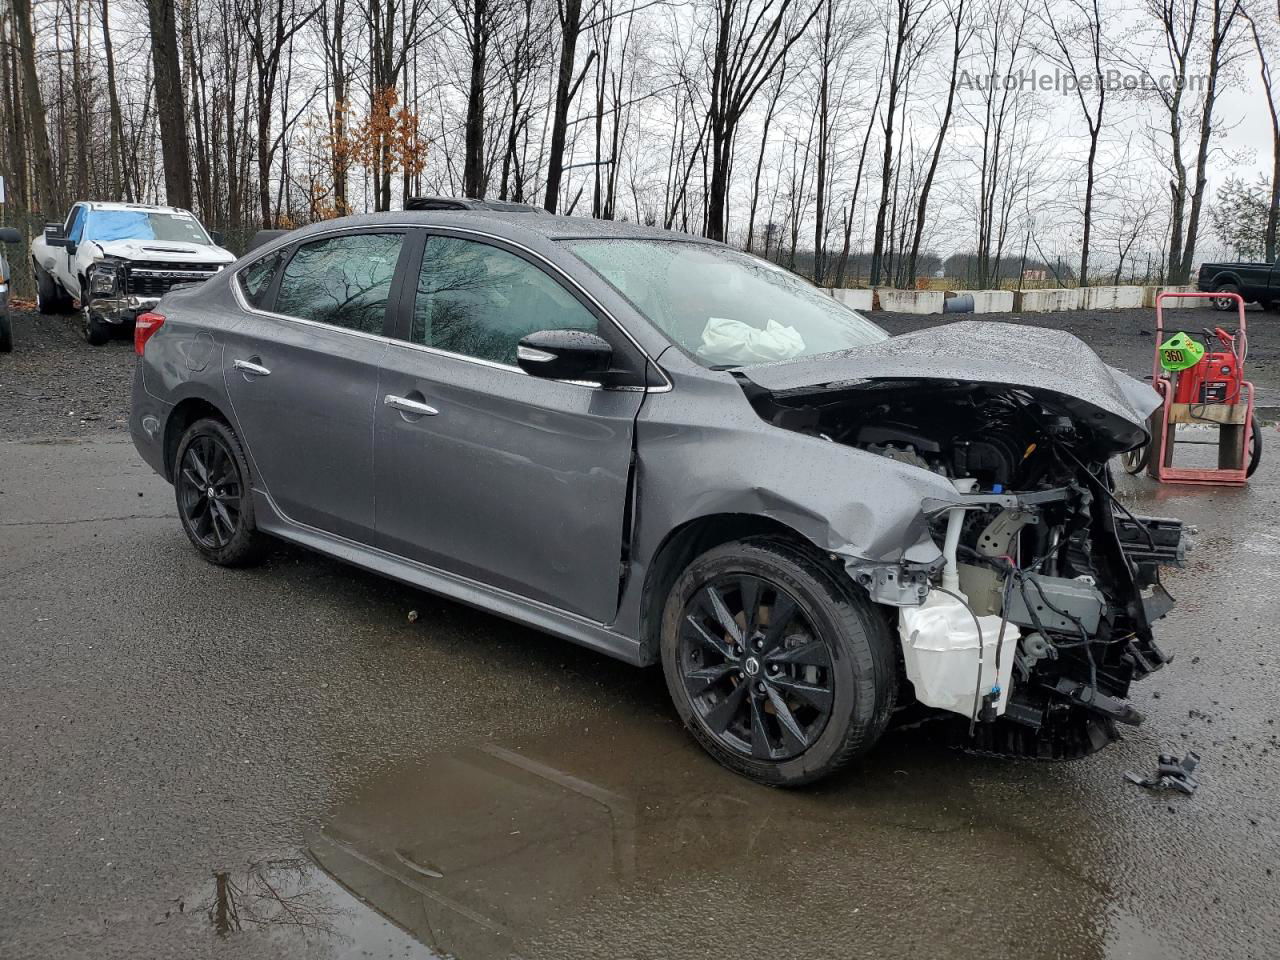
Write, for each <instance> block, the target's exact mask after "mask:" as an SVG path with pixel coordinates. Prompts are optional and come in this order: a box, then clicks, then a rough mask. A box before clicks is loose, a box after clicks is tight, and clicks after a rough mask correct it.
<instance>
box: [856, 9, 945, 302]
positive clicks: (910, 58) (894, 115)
mask: <svg viewBox="0 0 1280 960" xmlns="http://www.w3.org/2000/svg"><path fill="white" fill-rule="evenodd" d="M935 2H936V0H893V4H892V6H891V8H890V12H889V27H888V29H887V30H886V32H885V46H884V59H885V63H886V70H885V75H886V78H887V83H886V87H885V100H884V105H883V107H882V109H883V121H882V123H883V134H884V147H883V151H882V153H881V163H880V205H879V206H878V207H877V209H876V232H875V240H874V245H873V247H872V250H871V284H872V286H874V285H876V284H878V283H879V282H880V279H881V274H882V272H883V269H884V257H885V242H886V239H887V235H886V229H887V228H888V226H889V209H890V204H891V201H892V198H891V196H890V191H891V190H892V188H893V182H894V177H893V171H894V153H893V151H894V136H895V131H894V125H895V123H897V121H898V114H899V111H900V110H901V109H902V107H903V103H902V100H903V92H904V90H905V88H906V85H907V83H908V82H909V80H910V78H911V74H912V72H913V71H914V70H915V68H916V66H917V65H918V64H919V63H920V60H921V58H922V57H923V56H924V53H925V51H926V50H927V49H928V46H929V42H930V39H931V38H930V36H929V33H928V31H927V30H926V29H925V17H927V16H928V15H929V13H930V12H931V11H932V9H933V7H934V4H935Z"/></svg>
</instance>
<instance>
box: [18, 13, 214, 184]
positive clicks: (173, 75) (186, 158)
mask: <svg viewBox="0 0 1280 960" xmlns="http://www.w3.org/2000/svg"><path fill="white" fill-rule="evenodd" d="M20 2H26V0H20ZM147 17H148V20H149V21H150V26H151V60H152V65H153V69H154V71H155V97H156V114H157V119H158V120H159V122H160V151H161V156H162V157H163V160H164V192H165V199H166V201H167V202H168V203H169V204H170V205H171V206H175V207H183V208H185V209H190V207H191V205H192V204H191V155H190V151H189V150H188V148H187V116H186V108H185V104H184V100H183V95H182V71H181V69H180V68H179V65H178V26H177V22H176V20H175V18H174V2H173V0H147Z"/></svg>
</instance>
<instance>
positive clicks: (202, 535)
mask: <svg viewBox="0 0 1280 960" xmlns="http://www.w3.org/2000/svg"><path fill="white" fill-rule="evenodd" d="M173 490H174V495H175V497H176V498H177V501H178V517H179V519H180V520H181V521H182V529H183V530H185V531H186V534H187V538H188V539H189V540H190V541H191V543H192V545H193V546H194V547H195V548H196V550H198V551H199V552H200V555H201V556H202V557H204V558H205V559H206V560H208V561H209V562H210V563H214V564H217V565H218V566H220V567H243V566H249V565H250V564H253V563H256V562H257V561H258V560H260V559H261V557H262V553H263V549H264V545H265V538H264V535H263V534H262V533H260V532H259V531H258V528H257V525H256V524H255V522H254V516H253V494H252V491H251V490H250V485H249V463H248V460H247V459H246V458H245V455H244V448H243V447H241V445H240V438H239V437H237V436H236V435H235V432H234V431H233V430H232V429H231V428H230V427H229V426H227V425H226V424H225V423H223V422H222V421H221V420H215V419H213V418H212V417H210V418H206V419H204V420H197V421H196V422H195V423H193V424H192V425H191V426H190V427H189V428H188V429H187V432H186V433H185V434H183V436H182V440H181V441H179V443H178V450H177V453H176V454H175V455H174V458H173Z"/></svg>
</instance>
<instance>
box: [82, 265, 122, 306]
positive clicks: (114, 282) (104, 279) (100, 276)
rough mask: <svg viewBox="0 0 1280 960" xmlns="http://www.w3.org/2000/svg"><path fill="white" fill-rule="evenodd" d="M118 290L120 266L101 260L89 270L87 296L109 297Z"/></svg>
mask: <svg viewBox="0 0 1280 960" xmlns="http://www.w3.org/2000/svg"><path fill="white" fill-rule="evenodd" d="M119 289H120V264H119V263H117V262H115V261H111V260H102V261H99V262H98V263H95V264H94V265H93V266H91V267H90V268H89V295H90V296H93V297H110V296H113V295H114V294H115V293H116V292H117V290H119Z"/></svg>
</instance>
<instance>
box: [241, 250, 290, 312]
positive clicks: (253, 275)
mask: <svg viewBox="0 0 1280 960" xmlns="http://www.w3.org/2000/svg"><path fill="white" fill-rule="evenodd" d="M283 259H284V254H283V253H282V252H280V251H276V252H275V253H269V254H267V255H266V256H265V257H262V258H261V259H260V260H255V261H254V262H253V263H251V264H249V266H247V267H245V268H244V269H243V270H241V271H240V273H239V274H237V275H236V282H237V283H239V284H240V291H241V292H242V293H243V294H244V298H245V299H246V300H247V301H249V303H250V304H251V305H252V306H255V307H257V308H258V309H260V310H265V309H267V308H268V307H269V306H270V304H268V303H267V298H268V297H269V296H270V293H271V281H273V280H274V279H275V277H276V274H277V273H278V272H279V270H280V263H281V261H282V260H283Z"/></svg>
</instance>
